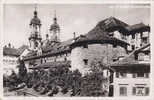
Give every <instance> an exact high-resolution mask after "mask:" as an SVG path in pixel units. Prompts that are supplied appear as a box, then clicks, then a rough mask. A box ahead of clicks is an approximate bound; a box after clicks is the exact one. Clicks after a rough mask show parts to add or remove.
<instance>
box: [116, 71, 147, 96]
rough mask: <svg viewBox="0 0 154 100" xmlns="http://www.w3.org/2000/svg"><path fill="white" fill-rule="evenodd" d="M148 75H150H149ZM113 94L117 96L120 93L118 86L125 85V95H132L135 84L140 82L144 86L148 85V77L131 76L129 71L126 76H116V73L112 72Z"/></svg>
mask: <svg viewBox="0 0 154 100" xmlns="http://www.w3.org/2000/svg"><path fill="white" fill-rule="evenodd" d="M149 76H150V75H149ZM113 79H114V82H113V85H114V96H115V97H118V96H119V93H120V90H119V88H120V86H126V87H127V96H134V95H132V93H133V87H135V86H137V84H141V85H142V86H145V87H150V81H149V78H133V77H132V74H131V73H127V77H126V78H117V77H116V74H115V73H114V78H113Z"/></svg>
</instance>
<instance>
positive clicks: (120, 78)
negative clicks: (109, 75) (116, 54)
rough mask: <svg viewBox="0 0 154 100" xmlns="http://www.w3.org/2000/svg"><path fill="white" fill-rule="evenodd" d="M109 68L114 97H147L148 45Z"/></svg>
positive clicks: (148, 87) (148, 85)
mask: <svg viewBox="0 0 154 100" xmlns="http://www.w3.org/2000/svg"><path fill="white" fill-rule="evenodd" d="M111 68H113V69H114V70H115V72H114V76H113V87H114V93H113V94H114V96H116V97H117V96H149V91H150V90H149V89H150V78H149V77H150V44H146V45H144V46H142V47H140V48H138V49H136V50H135V51H133V52H132V53H131V54H129V55H128V56H126V57H125V58H123V59H122V60H119V61H117V62H114V63H113V64H112V65H111Z"/></svg>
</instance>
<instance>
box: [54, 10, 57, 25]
mask: <svg viewBox="0 0 154 100" xmlns="http://www.w3.org/2000/svg"><path fill="white" fill-rule="evenodd" d="M54 23H57V16H56V10H54Z"/></svg>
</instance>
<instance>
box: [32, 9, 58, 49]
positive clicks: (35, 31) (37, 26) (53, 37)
mask: <svg viewBox="0 0 154 100" xmlns="http://www.w3.org/2000/svg"><path fill="white" fill-rule="evenodd" d="M29 25H30V29H31V34H30V37H29V43H30V49H31V50H34V51H35V50H38V49H39V48H41V46H42V44H43V43H42V37H41V20H40V19H39V18H38V15H37V11H36V9H35V11H34V17H33V18H32V19H31V21H30V24H29ZM49 31H50V34H49V35H48V34H46V38H47V39H48V38H49V39H50V41H52V42H60V27H59V25H58V23H57V17H56V12H55V16H54V18H53V24H52V25H51V26H50V29H49Z"/></svg>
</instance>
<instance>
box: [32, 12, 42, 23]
mask: <svg viewBox="0 0 154 100" xmlns="http://www.w3.org/2000/svg"><path fill="white" fill-rule="evenodd" d="M30 25H39V26H41V20H40V19H39V18H38V17H37V11H34V17H33V18H32V19H31V21H30Z"/></svg>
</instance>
